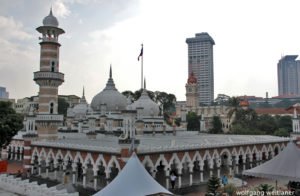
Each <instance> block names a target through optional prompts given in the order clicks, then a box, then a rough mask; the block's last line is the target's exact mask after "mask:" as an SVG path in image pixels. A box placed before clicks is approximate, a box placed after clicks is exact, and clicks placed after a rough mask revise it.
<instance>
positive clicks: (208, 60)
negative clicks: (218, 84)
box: [186, 33, 215, 105]
mask: <svg viewBox="0 0 300 196" xmlns="http://www.w3.org/2000/svg"><path fill="white" fill-rule="evenodd" d="M186 43H187V44H188V75H190V74H191V73H193V74H194V75H195V77H196V78H197V83H198V102H199V104H200V105H210V104H211V102H212V101H213V100H214V61H213V45H215V42H214V40H213V38H212V37H211V36H210V35H209V34H208V33H197V34H196V36H195V37H193V38H187V39H186Z"/></svg>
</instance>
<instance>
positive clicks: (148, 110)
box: [130, 89, 159, 116]
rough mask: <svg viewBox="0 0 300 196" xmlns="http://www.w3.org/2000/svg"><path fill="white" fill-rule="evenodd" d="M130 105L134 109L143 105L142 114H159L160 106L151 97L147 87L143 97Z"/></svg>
mask: <svg viewBox="0 0 300 196" xmlns="http://www.w3.org/2000/svg"><path fill="white" fill-rule="evenodd" d="M130 106H131V107H130V108H132V109H133V110H136V108H139V107H142V108H143V110H142V113H141V114H142V116H158V114H159V106H158V105H157V104H156V103H155V102H154V101H152V99H150V97H149V96H148V93H147V90H145V89H144V90H143V92H142V95H141V97H140V98H139V99H138V100H137V101H135V102H134V103H133V104H131V105H130Z"/></svg>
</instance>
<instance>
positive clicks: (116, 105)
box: [91, 67, 127, 111]
mask: <svg viewBox="0 0 300 196" xmlns="http://www.w3.org/2000/svg"><path fill="white" fill-rule="evenodd" d="M101 104H106V111H118V110H125V109H126V106H127V100H126V97H125V96H124V95H122V94H121V93H120V92H119V91H118V90H117V89H116V87H115V83H114V80H113V78H112V71H111V67H110V73H109V79H108V81H107V83H106V86H105V88H104V89H103V91H101V92H100V93H98V94H97V95H95V96H94V98H93V100H92V103H91V107H92V109H93V110H94V111H100V109H101V107H100V106H101Z"/></svg>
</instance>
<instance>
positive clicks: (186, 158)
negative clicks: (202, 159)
mask: <svg viewBox="0 0 300 196" xmlns="http://www.w3.org/2000/svg"><path fill="white" fill-rule="evenodd" d="M185 162H188V163H192V159H191V157H190V155H189V153H188V152H185V153H184V155H183V157H182V159H181V164H183V163H185Z"/></svg>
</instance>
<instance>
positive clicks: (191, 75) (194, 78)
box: [187, 72, 197, 84]
mask: <svg viewBox="0 0 300 196" xmlns="http://www.w3.org/2000/svg"><path fill="white" fill-rule="evenodd" d="M187 83H188V84H196V83H197V78H196V77H195V76H194V72H192V73H191V74H190V76H189V78H188V81H187Z"/></svg>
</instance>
